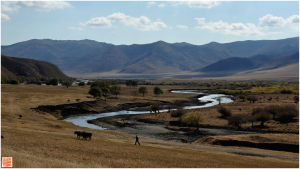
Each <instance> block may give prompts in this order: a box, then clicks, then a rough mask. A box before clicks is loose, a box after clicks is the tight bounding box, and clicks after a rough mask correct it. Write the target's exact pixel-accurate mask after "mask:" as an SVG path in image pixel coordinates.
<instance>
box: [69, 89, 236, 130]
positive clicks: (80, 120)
mask: <svg viewBox="0 0 300 169" xmlns="http://www.w3.org/2000/svg"><path fill="white" fill-rule="evenodd" d="M171 92H172V93H187V94H188V93H189V94H190V93H192V94H198V95H199V94H204V93H201V92H199V91H197V90H172V91H171ZM217 98H221V103H222V104H223V103H230V102H233V101H232V100H231V99H230V98H229V97H228V96H226V95H224V94H207V95H206V96H202V97H199V98H198V100H199V102H203V103H206V104H204V105H201V106H186V107H184V108H183V109H198V108H204V107H211V106H215V105H217V104H219V101H218V100H217ZM164 111H168V110H160V112H164ZM146 113H149V111H127V110H122V111H118V112H108V113H100V114H89V115H78V116H73V117H68V118H66V119H64V120H65V121H68V122H72V123H73V124H75V125H77V126H80V127H87V128H91V129H98V130H104V129H106V128H104V127H101V126H98V125H94V124H90V123H88V122H87V121H88V120H93V119H97V118H102V117H111V116H117V115H126V114H128V115H135V114H146Z"/></svg>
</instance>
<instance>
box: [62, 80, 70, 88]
mask: <svg viewBox="0 0 300 169" xmlns="http://www.w3.org/2000/svg"><path fill="white" fill-rule="evenodd" d="M72 83H73V82H72V81H71V80H65V81H63V82H62V85H63V86H66V87H67V88H69V87H70V86H72Z"/></svg>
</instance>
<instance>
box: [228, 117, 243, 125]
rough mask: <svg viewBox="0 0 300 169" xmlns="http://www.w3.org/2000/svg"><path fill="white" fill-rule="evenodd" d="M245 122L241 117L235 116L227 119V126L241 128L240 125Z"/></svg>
mask: <svg viewBox="0 0 300 169" xmlns="http://www.w3.org/2000/svg"><path fill="white" fill-rule="evenodd" d="M244 122H246V119H245V117H244V116H242V115H235V116H231V117H229V118H228V125H230V126H233V127H237V128H241V125H242V123H244Z"/></svg>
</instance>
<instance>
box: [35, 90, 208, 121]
mask: <svg viewBox="0 0 300 169" xmlns="http://www.w3.org/2000/svg"><path fill="white" fill-rule="evenodd" d="M190 94H193V93H190ZM194 95H196V94H194ZM203 96H206V94H197V95H196V96H192V97H189V98H187V99H188V100H174V101H173V102H170V101H163V100H150V99H140V100H135V101H136V102H132V101H130V100H127V101H123V102H125V103H122V100H121V99H120V98H110V100H109V101H111V100H114V101H117V102H119V103H121V104H116V105H112V104H110V102H109V101H105V100H104V99H98V100H94V101H82V102H78V103H71V104H59V105H39V106H38V107H35V108H32V109H33V110H35V111H38V112H46V113H49V114H51V115H53V116H55V117H56V118H58V119H61V120H63V119H66V118H68V117H73V116H82V115H93V114H100V113H108V112H118V111H122V110H126V111H149V106H150V105H154V104H156V105H159V108H160V109H161V110H162V109H165V110H169V109H176V108H178V107H188V106H202V105H205V104H208V103H211V101H199V100H198V98H199V97H203Z"/></svg>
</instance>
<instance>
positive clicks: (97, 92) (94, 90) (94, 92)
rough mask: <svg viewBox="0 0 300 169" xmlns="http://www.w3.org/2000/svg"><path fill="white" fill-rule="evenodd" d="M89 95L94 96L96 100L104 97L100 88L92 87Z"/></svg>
mask: <svg viewBox="0 0 300 169" xmlns="http://www.w3.org/2000/svg"><path fill="white" fill-rule="evenodd" d="M89 94H90V95H92V96H93V97H94V98H96V97H101V96H102V91H101V89H100V88H98V87H91V88H90V90H89Z"/></svg>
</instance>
